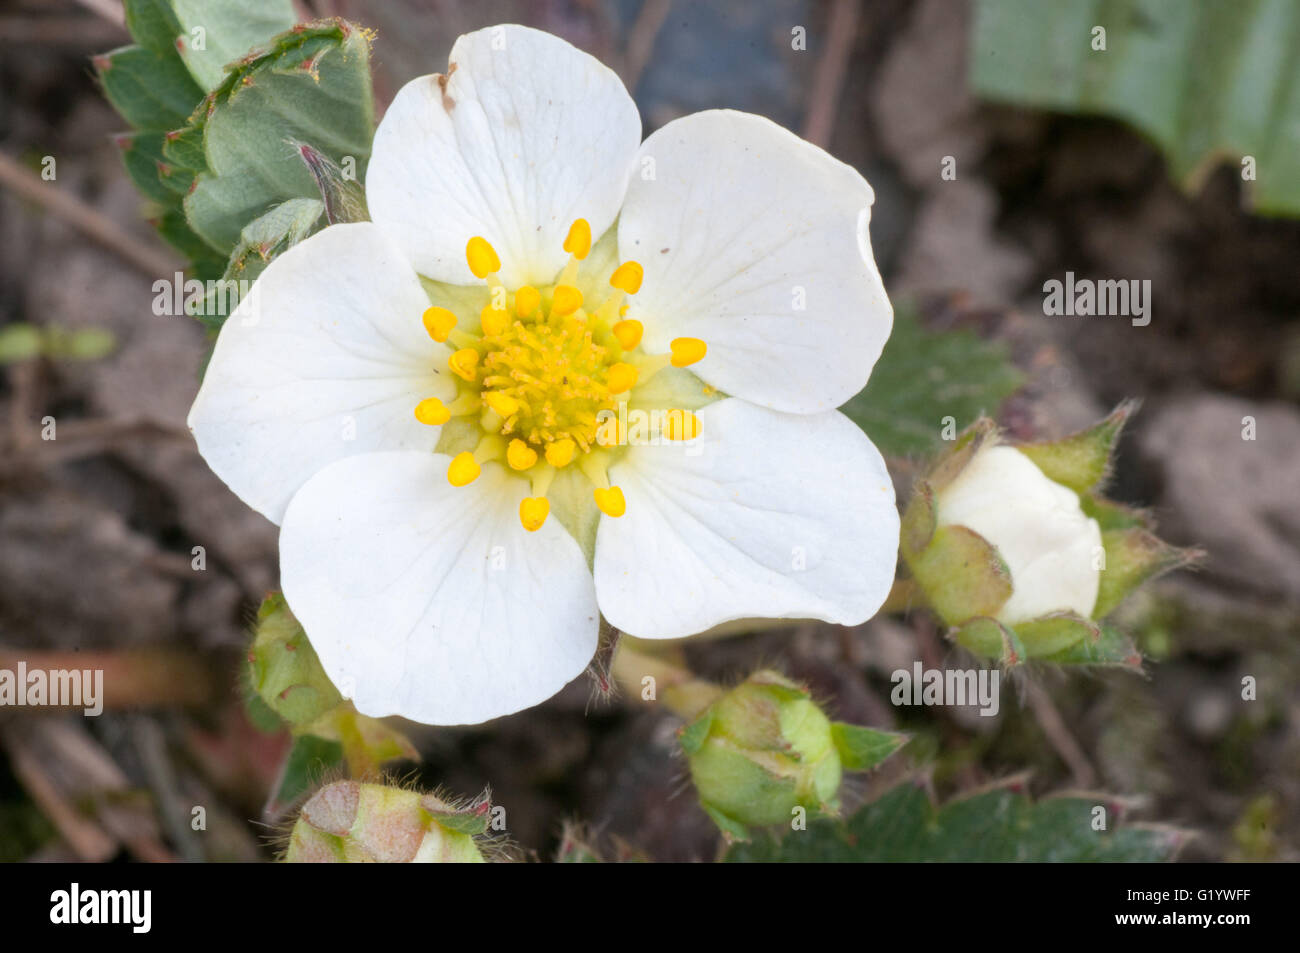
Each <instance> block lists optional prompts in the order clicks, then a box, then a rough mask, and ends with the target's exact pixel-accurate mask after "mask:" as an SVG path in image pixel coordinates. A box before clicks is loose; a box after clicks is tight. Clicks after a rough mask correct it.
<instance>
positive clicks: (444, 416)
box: [415, 397, 451, 427]
mask: <svg viewBox="0 0 1300 953" xmlns="http://www.w3.org/2000/svg"><path fill="white" fill-rule="evenodd" d="M415 419H416V420H418V421H419V422H420V423H422V424H428V425H429V426H430V427H439V426H441V425H442V424H445V423H446V422H447V421H449V420H451V411H450V410H448V409H447V407H446V405H445V404H443V402H442V401H440V400H439V399H438V398H436V397H430V398H427V399H426V400H422V401H420V402H419V403H418V404H416V405H415Z"/></svg>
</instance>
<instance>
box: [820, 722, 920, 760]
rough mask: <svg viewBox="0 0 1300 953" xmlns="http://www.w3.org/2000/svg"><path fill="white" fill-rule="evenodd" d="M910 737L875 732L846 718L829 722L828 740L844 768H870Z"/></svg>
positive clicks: (894, 733) (905, 742)
mask: <svg viewBox="0 0 1300 953" xmlns="http://www.w3.org/2000/svg"><path fill="white" fill-rule="evenodd" d="M909 740H911V739H909V738H908V736H907V735H905V734H901V733H899V732H896V731H877V730H876V729H875V728H865V727H863V726H862V725H851V724H849V723H848V722H845V721H833V722H831V743H832V744H834V745H835V750H836V751H838V752H839V755H840V764H841V765H842V766H843V767H844V770H845V771H870V770H871V769H872V768H874V767H875V766H876V765H878V764H880V763H881V762H882V761H884V760H885V759H886V758H888V757H889V756H890V755H892V754H893V753H894V752H895V751H897V750H898V749H899V748H901V747H903V745H905V744H907V742H908V741H909Z"/></svg>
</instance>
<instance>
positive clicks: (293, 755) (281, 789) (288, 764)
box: [272, 735, 344, 805]
mask: <svg viewBox="0 0 1300 953" xmlns="http://www.w3.org/2000/svg"><path fill="white" fill-rule="evenodd" d="M343 764H344V758H343V746H342V745H341V744H339V743H338V742H337V741H330V740H329V739H326V738H318V737H316V736H315V735H299V736H298V737H297V738H295V739H294V741H293V747H292V748H290V749H289V756H288V758H286V759H285V762H284V767H283V768H282V769H281V771H280V779H279V783H278V784H277V785H276V788H275V795H274V797H273V799H272V803H274V804H279V805H285V804H292V803H293V802H294V801H296V800H298V798H300V797H302V796H303V795H304V794H306V793H307V792H308V791H310V790H311V789H312V788H314V787H316V785H318V784H320V783H321V781H322V780H323V779H324V778H326V777H327V776H329V775H331V774H336V773H337V772H338V771H339V770H340V769H341V768H342V767H343Z"/></svg>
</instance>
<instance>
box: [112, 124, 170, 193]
mask: <svg viewBox="0 0 1300 953" xmlns="http://www.w3.org/2000/svg"><path fill="white" fill-rule="evenodd" d="M117 144H118V146H119V147H121V149H122V163H123V164H124V165H125V166H126V173H127V175H129V176H130V177H131V181H132V182H134V183H135V187H136V188H137V189H139V190H140V194H141V195H143V196H144V197H145V198H147V199H152V200H153V201H155V202H157V203H158V204H160V205H171V204H174V203H175V202H176V201H177V199H176V196H175V194H174V193H173V192H172V190H171V189H170V188H168V187H167V186H166V185H164V184H163V181H162V178H161V177H160V176H159V174H158V172H159V170H158V167H159V166H160V165H161V164H162V162H163V133H161V132H158V131H156V130H153V131H148V132H137V133H132V134H128V135H122V136H118V137H117Z"/></svg>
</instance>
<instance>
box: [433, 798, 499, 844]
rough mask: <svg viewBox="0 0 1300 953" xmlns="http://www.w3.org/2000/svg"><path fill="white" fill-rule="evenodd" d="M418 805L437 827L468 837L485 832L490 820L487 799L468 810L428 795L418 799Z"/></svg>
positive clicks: (489, 807) (490, 807) (489, 806)
mask: <svg viewBox="0 0 1300 953" xmlns="http://www.w3.org/2000/svg"><path fill="white" fill-rule="evenodd" d="M420 807H422V808H424V810H425V811H426V812H428V814H429V816H430V817H432V818H433V819H434V820H435V821H437V822H438V826H439V827H443V828H446V829H447V830H449V831H454V832H455V833H457V834H468V835H469V836H470V837H477V836H478V835H479V834H486V833H487V829H488V824H490V823H491V822H492V817H491V809H492V806H491V805H490V804H489V803H488V802H487V801H482V802H481V803H479V804H477V805H476V806H474V807H471V808H469V809H468V810H459V809H457V808H454V807H451V806H449V805H447V804H444V803H443V802H442V801H440V800H438V798H436V797H433V796H431V795H428V796H425V797H423V798H421V799H420Z"/></svg>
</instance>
